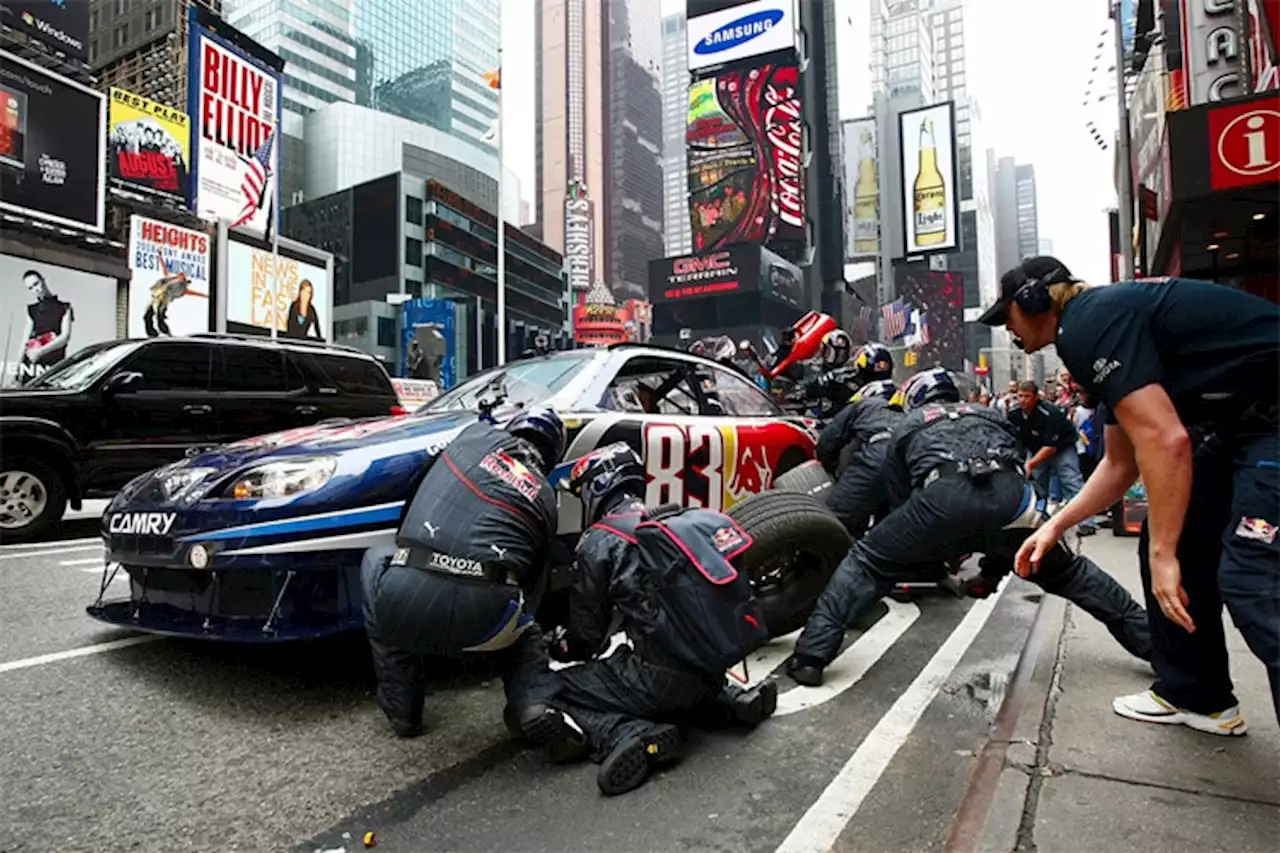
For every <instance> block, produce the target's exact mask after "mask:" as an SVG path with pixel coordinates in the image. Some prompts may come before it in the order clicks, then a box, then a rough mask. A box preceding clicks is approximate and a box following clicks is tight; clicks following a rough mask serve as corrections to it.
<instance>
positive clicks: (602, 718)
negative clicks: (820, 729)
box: [550, 495, 772, 762]
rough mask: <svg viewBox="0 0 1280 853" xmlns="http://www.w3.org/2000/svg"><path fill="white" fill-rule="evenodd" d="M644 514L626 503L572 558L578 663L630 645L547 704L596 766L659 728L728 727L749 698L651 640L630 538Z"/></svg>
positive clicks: (652, 611) (571, 678) (572, 638)
mask: <svg viewBox="0 0 1280 853" xmlns="http://www.w3.org/2000/svg"><path fill="white" fill-rule="evenodd" d="M645 511H646V510H645V506H644V504H642V503H641V502H640V501H639V500H638V499H636V498H634V497H632V496H630V495H624V496H622V497H621V498H620V499H618V500H617V501H616V503H615V504H614V505H613V506H612V507H611V508H610V510H609V511H608V512H607V513H606V514H605V515H604V517H603V518H601V520H600V521H599V522H597V523H596V524H595V525H593V526H592V527H590V528H588V529H587V531H586V532H585V533H583V535H582V538H581V539H580V540H579V542H578V547H577V552H576V554H575V560H574V582H573V589H572V592H571V593H570V601H569V608H570V609H569V618H570V625H569V636H568V645H569V647H570V650H571V651H572V652H573V656H574V657H578V658H587V657H590V656H593V655H597V654H601V653H603V652H605V651H607V649H608V647H609V645H610V641H611V638H612V636H613V634H615V633H616V632H617V631H618V630H622V631H624V632H625V633H626V635H627V638H628V640H629V641H630V645H629V646H627V645H623V646H620V647H618V648H617V649H616V650H614V651H613V652H612V653H611V654H609V655H607V656H606V657H600V658H596V659H594V660H588V661H587V662H586V663H583V664H580V665H578V666H572V667H568V668H566V669H563V670H560V671H559V672H557V673H556V677H557V680H558V682H559V684H558V688H559V689H558V691H557V695H556V698H555V699H554V700H553V701H552V702H551V703H550V704H551V705H552V706H553V707H555V708H558V709H559V710H561V711H563V712H565V713H566V714H568V715H569V716H570V717H572V718H573V720H574V721H575V722H576V723H577V724H578V725H579V726H580V727H581V728H582V731H583V734H584V735H585V736H586V741H587V746H588V747H589V749H590V751H591V757H592V759H593V760H594V761H597V762H599V761H602V760H604V758H605V756H607V755H608V754H609V753H610V752H612V751H613V750H614V749H615V748H617V747H618V746H619V745H621V744H623V743H625V742H627V741H629V740H631V739H633V738H640V739H644V738H648V737H651V736H652V735H653V734H654V733H655V732H656V731H658V730H659V729H661V728H664V726H663V723H677V722H685V721H693V720H697V721H698V722H711V723H715V724H721V723H727V722H729V721H730V719H731V718H732V715H733V710H734V708H733V706H734V704H735V702H739V701H741V699H742V697H743V696H745V695H746V694H745V693H743V692H742V691H736V692H735V689H734V688H728V689H727V688H726V687H725V673H724V672H702V671H698V670H696V669H693V668H691V667H689V666H688V665H687V664H685V663H683V662H681V661H679V660H677V659H676V658H675V657H674V656H673V655H672V654H671V653H670V652H668V651H667V650H666V649H665V648H664V647H663V646H661V645H660V644H658V643H657V642H654V641H653V640H652V639H651V637H650V636H649V631H648V630H647V626H651V625H653V624H654V623H655V621H656V620H657V619H658V618H659V616H660V614H659V612H658V608H657V606H656V604H655V597H654V596H653V595H652V593H651V592H650V590H649V589H648V588H647V587H648V584H649V583H650V581H649V577H650V575H649V572H648V571H647V570H646V567H645V564H644V561H645V559H646V555H645V553H644V552H643V549H642V548H639V547H637V546H636V544H635V537H634V535H633V534H634V532H635V527H636V525H637V524H639V523H640V522H641V521H642V520H643V519H644V517H645ZM743 704H744V705H745V703H743ZM768 713H772V709H769V710H768V711H767V712H766V715H767V714H768ZM754 722H758V720H756V721H754Z"/></svg>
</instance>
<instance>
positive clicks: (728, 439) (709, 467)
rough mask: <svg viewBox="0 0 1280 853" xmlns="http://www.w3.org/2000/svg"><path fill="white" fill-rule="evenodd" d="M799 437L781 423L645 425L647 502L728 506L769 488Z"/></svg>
mask: <svg viewBox="0 0 1280 853" xmlns="http://www.w3.org/2000/svg"><path fill="white" fill-rule="evenodd" d="M797 438H798V436H797V431H796V430H795V429H794V428H793V427H791V426H790V425H789V424H782V423H760V424H741V425H736V426H727V425H713V424H709V423H708V424H699V423H679V424H678V423H663V422H651V423H648V424H645V426H644V434H643V436H642V440H641V446H642V448H643V453H644V458H645V471H646V473H647V474H648V478H649V484H648V488H647V489H646V492H645V503H647V504H649V505H650V506H653V505H657V504H663V503H678V504H681V505H684V506H699V507H706V508H707V509H714V510H725V509H728V508H729V507H731V506H733V505H734V504H736V503H737V502H738V501H740V500H742V499H743V498H745V497H747V496H748V495H753V494H755V493H757V492H763V491H766V490H768V489H771V488H773V479H774V476H775V474H776V469H777V465H778V461H779V459H780V458H781V456H782V454H783V452H784V451H786V450H787V449H788V448H789V447H793V446H796V445H799V446H801V447H804V446H805V445H804V443H803V442H798V441H796V439H797ZM806 455H809V456H811V455H812V451H811V450H810V453H808V454H806Z"/></svg>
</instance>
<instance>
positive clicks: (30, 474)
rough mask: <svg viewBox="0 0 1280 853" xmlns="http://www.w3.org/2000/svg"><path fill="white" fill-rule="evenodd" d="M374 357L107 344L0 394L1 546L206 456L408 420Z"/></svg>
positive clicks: (213, 344)
mask: <svg viewBox="0 0 1280 853" xmlns="http://www.w3.org/2000/svg"><path fill="white" fill-rule="evenodd" d="M403 413H404V410H403V409H401V408H400V404H399V400H398V399H397V397H396V393H395V390H394V389H393V388H392V387H391V380H390V379H389V378H388V377H387V372H386V370H384V369H383V368H382V365H381V364H379V363H378V361H376V360H375V359H374V358H373V357H372V356H369V355H366V354H365V353H362V352H360V351H358V350H354V349H351V348H349V347H341V346H335V345H332V344H324V343H321V342H315V343H310V342H304V341H292V340H291V341H273V340H270V339H268V338H256V337H247V336H235V335H215V334H208V335H193V336H191V337H184V338H152V339H148V340H130V341H112V342H109V343H103V344H96V345H94V346H91V347H86V348H85V349H83V350H80V351H79V352H77V353H76V354H75V355H73V356H72V357H71V358H68V359H66V360H64V361H62V362H60V363H58V364H57V365H55V366H54V367H53V368H51V369H50V370H49V371H48V372H47V373H45V374H44V375H42V376H40V377H39V378H38V379H35V380H34V381H32V382H31V383H29V384H27V385H25V386H23V387H21V388H16V389H6V390H0V540H3V541H5V542H23V541H27V540H29V539H33V538H35V537H38V536H40V535H41V534H42V533H44V532H45V531H47V530H48V529H49V528H50V527H51V526H52V525H54V524H57V523H58V521H60V520H61V518H62V513H63V510H64V509H65V508H66V505H67V504H68V503H70V504H71V506H72V507H74V508H76V509H79V508H80V502H81V501H82V500H84V499H86V498H101V497H108V496H110V495H111V494H112V493H113V492H115V491H116V490H118V489H119V488H120V487H121V486H123V485H124V484H125V483H127V482H128V481H129V480H131V479H133V478H134V477H136V476H138V475H139V474H142V473H145V472H147V471H150V470H152V469H153V468H158V467H159V466H161V465H165V464H167V463H169V462H173V461H176V460H178V459H182V458H183V457H184V456H191V455H195V454H196V453H198V452H199V451H200V450H201V449H203V448H207V447H212V446H216V445H219V444H225V443H227V442H230V441H236V440H238V439H242V438H247V437H249V436H254V435H262V434H264V433H269V432H276V431H278V430H285V429H291V428H294V427H301V426H308V425H310V424H313V423H316V422H317V421H321V420H327V419H330V418H364V417H378V416H385V415H394V414H403Z"/></svg>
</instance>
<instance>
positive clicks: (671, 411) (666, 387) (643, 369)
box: [600, 356, 700, 415]
mask: <svg viewBox="0 0 1280 853" xmlns="http://www.w3.org/2000/svg"><path fill="white" fill-rule="evenodd" d="M692 367H693V365H692V364H690V363H689V362H686V361H677V360H675V359H668V358H655V357H653V356H640V357H638V358H633V359H630V360H629V361H628V362H627V363H626V364H624V365H623V366H622V369H621V370H619V371H618V374H617V375H616V376H615V377H614V378H613V381H611V382H610V383H609V387H608V388H607V389H606V390H605V393H604V399H602V400H601V401H600V405H601V407H602V408H605V409H613V410H615V411H621V412H635V413H637V414H649V415H697V414H700V412H699V408H698V395H697V394H696V393H695V392H694V390H693V388H692V387H690V385H689V381H688V379H687V378H686V377H685V375H684V374H685V372H687V371H689V370H691V369H692ZM655 395H660V396H658V398H657V399H656V400H655V399H654V398H655Z"/></svg>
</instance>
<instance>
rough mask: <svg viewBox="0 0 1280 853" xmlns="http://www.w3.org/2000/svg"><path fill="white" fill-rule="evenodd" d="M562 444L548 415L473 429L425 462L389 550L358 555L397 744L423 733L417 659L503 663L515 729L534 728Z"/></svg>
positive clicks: (542, 675) (547, 685) (542, 680)
mask: <svg viewBox="0 0 1280 853" xmlns="http://www.w3.org/2000/svg"><path fill="white" fill-rule="evenodd" d="M564 445H565V433H564V425H563V423H561V420H560V417H559V416H558V415H557V414H556V413H555V412H554V411H553V410H551V409H549V408H534V409H530V410H528V411H525V412H522V413H521V414H519V415H517V416H516V418H515V419H514V420H512V422H511V423H510V424H508V425H507V427H506V429H502V428H499V427H496V426H493V425H491V424H489V423H486V422H483V421H480V422H477V423H475V424H472V425H471V426H469V427H467V428H466V429H464V430H463V431H462V432H461V433H459V434H458V437H457V438H455V439H454V440H453V441H452V442H450V443H449V445H448V446H447V447H446V448H445V449H444V450H442V451H441V452H440V453H439V454H438V455H437V456H436V457H435V458H434V460H433V461H432V462H431V463H430V466H431V467H430V469H429V470H428V471H427V473H426V476H425V477H424V478H423V480H422V484H421V485H420V486H419V487H418V491H417V493H416V494H415V495H414V498H413V501H412V502H411V503H410V504H409V508H408V511H407V512H406V513H405V516H404V521H403V522H402V523H401V525H400V531H399V533H398V534H397V536H396V548H395V551H394V554H392V555H388V554H387V553H386V551H385V550H371V551H370V552H369V553H368V554H366V556H365V560H364V565H363V566H362V567H361V574H362V585H363V587H364V619H365V627H366V628H367V630H368V635H369V644H370V646H372V648H373V661H374V670H375V672H376V674H377V678H378V704H379V705H380V706H381V707H382V710H383V711H384V712H385V713H386V715H387V718H388V719H389V720H390V721H391V727H392V728H393V729H394V730H395V732H396V734H398V735H400V736H401V737H415V736H417V735H418V734H421V732H422V706H423V701H424V699H425V696H426V673H425V672H424V669H423V665H422V656H424V655H433V656H442V657H460V656H462V655H463V653H465V652H500V653H502V654H503V655H505V656H506V658H507V659H506V661H505V662H504V663H505V666H504V680H505V687H506V694H507V708H508V716H509V718H510V719H513V721H514V724H515V725H517V726H520V725H532V724H533V723H535V722H536V720H537V718H538V716H539V714H540V713H541V710H540V707H541V706H540V705H539V703H545V702H546V701H547V700H548V699H549V698H550V695H551V694H550V690H551V687H552V682H551V678H550V673H549V671H548V669H547V665H546V664H547V659H546V645H545V643H543V642H542V638H541V632H540V630H539V628H538V626H537V624H535V623H534V621H533V614H534V613H535V612H536V610H537V608H538V604H539V603H540V599H541V597H542V594H543V591H544V590H545V587H546V571H547V566H546V563H547V559H548V549H549V548H550V545H551V541H552V537H554V535H555V532H556V523H557V510H556V497H555V493H554V491H553V490H552V488H551V486H550V485H548V483H547V481H546V473H547V472H548V471H550V470H551V469H552V468H553V467H554V466H555V464H556V463H557V461H559V458H560V455H561V454H562V453H563V452H564ZM388 557H389V558H388ZM509 724H510V723H509Z"/></svg>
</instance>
